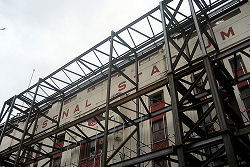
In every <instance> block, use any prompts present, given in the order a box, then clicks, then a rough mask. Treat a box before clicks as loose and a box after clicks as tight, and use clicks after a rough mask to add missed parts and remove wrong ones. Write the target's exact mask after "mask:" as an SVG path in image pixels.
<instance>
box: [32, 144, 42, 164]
mask: <svg viewBox="0 0 250 167" xmlns="http://www.w3.org/2000/svg"><path fill="white" fill-rule="evenodd" d="M41 149H42V144H41V143H39V145H38V147H37V151H39V152H41ZM38 157H40V154H39V153H36V155H35V158H38ZM37 166H38V161H36V162H34V165H33V167H37Z"/></svg>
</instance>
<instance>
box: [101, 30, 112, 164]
mask: <svg viewBox="0 0 250 167" xmlns="http://www.w3.org/2000/svg"><path fill="white" fill-rule="evenodd" d="M114 35H115V32H114V31H111V37H110V55H109V72H108V85H107V97H106V113H105V129H104V137H103V138H104V139H103V159H102V167H106V166H107V164H106V161H107V152H108V121H109V120H108V118H109V109H110V107H109V102H110V89H111V73H112V55H113V38H114Z"/></svg>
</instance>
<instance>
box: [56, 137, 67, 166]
mask: <svg viewBox="0 0 250 167" xmlns="http://www.w3.org/2000/svg"><path fill="white" fill-rule="evenodd" d="M64 140H65V134H61V135H58V136H57V139H56V144H55V148H56V149H60V148H62V147H63V145H64ZM61 158H62V153H58V154H55V155H53V167H60V164H61Z"/></svg>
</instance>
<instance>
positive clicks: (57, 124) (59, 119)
mask: <svg viewBox="0 0 250 167" xmlns="http://www.w3.org/2000/svg"><path fill="white" fill-rule="evenodd" d="M61 98H62V99H61V105H60V111H59V115H58V120H57V122H56V127H57V128H59V126H60V121H61V115H62V110H63V102H64V94H62V96H61ZM57 134H58V133H56V134H55V139H54V142H53V148H55V146H56V141H57ZM52 160H53V157H51V158H50V160H49V167H52V165H53V161H52Z"/></svg>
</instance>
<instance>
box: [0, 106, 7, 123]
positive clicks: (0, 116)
mask: <svg viewBox="0 0 250 167" xmlns="http://www.w3.org/2000/svg"><path fill="white" fill-rule="evenodd" d="M5 106H6V102H4V104H3V107H2V110H1V113H0V123H1V122H2V119H3V118H2V115H3V113H4V109H5Z"/></svg>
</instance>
